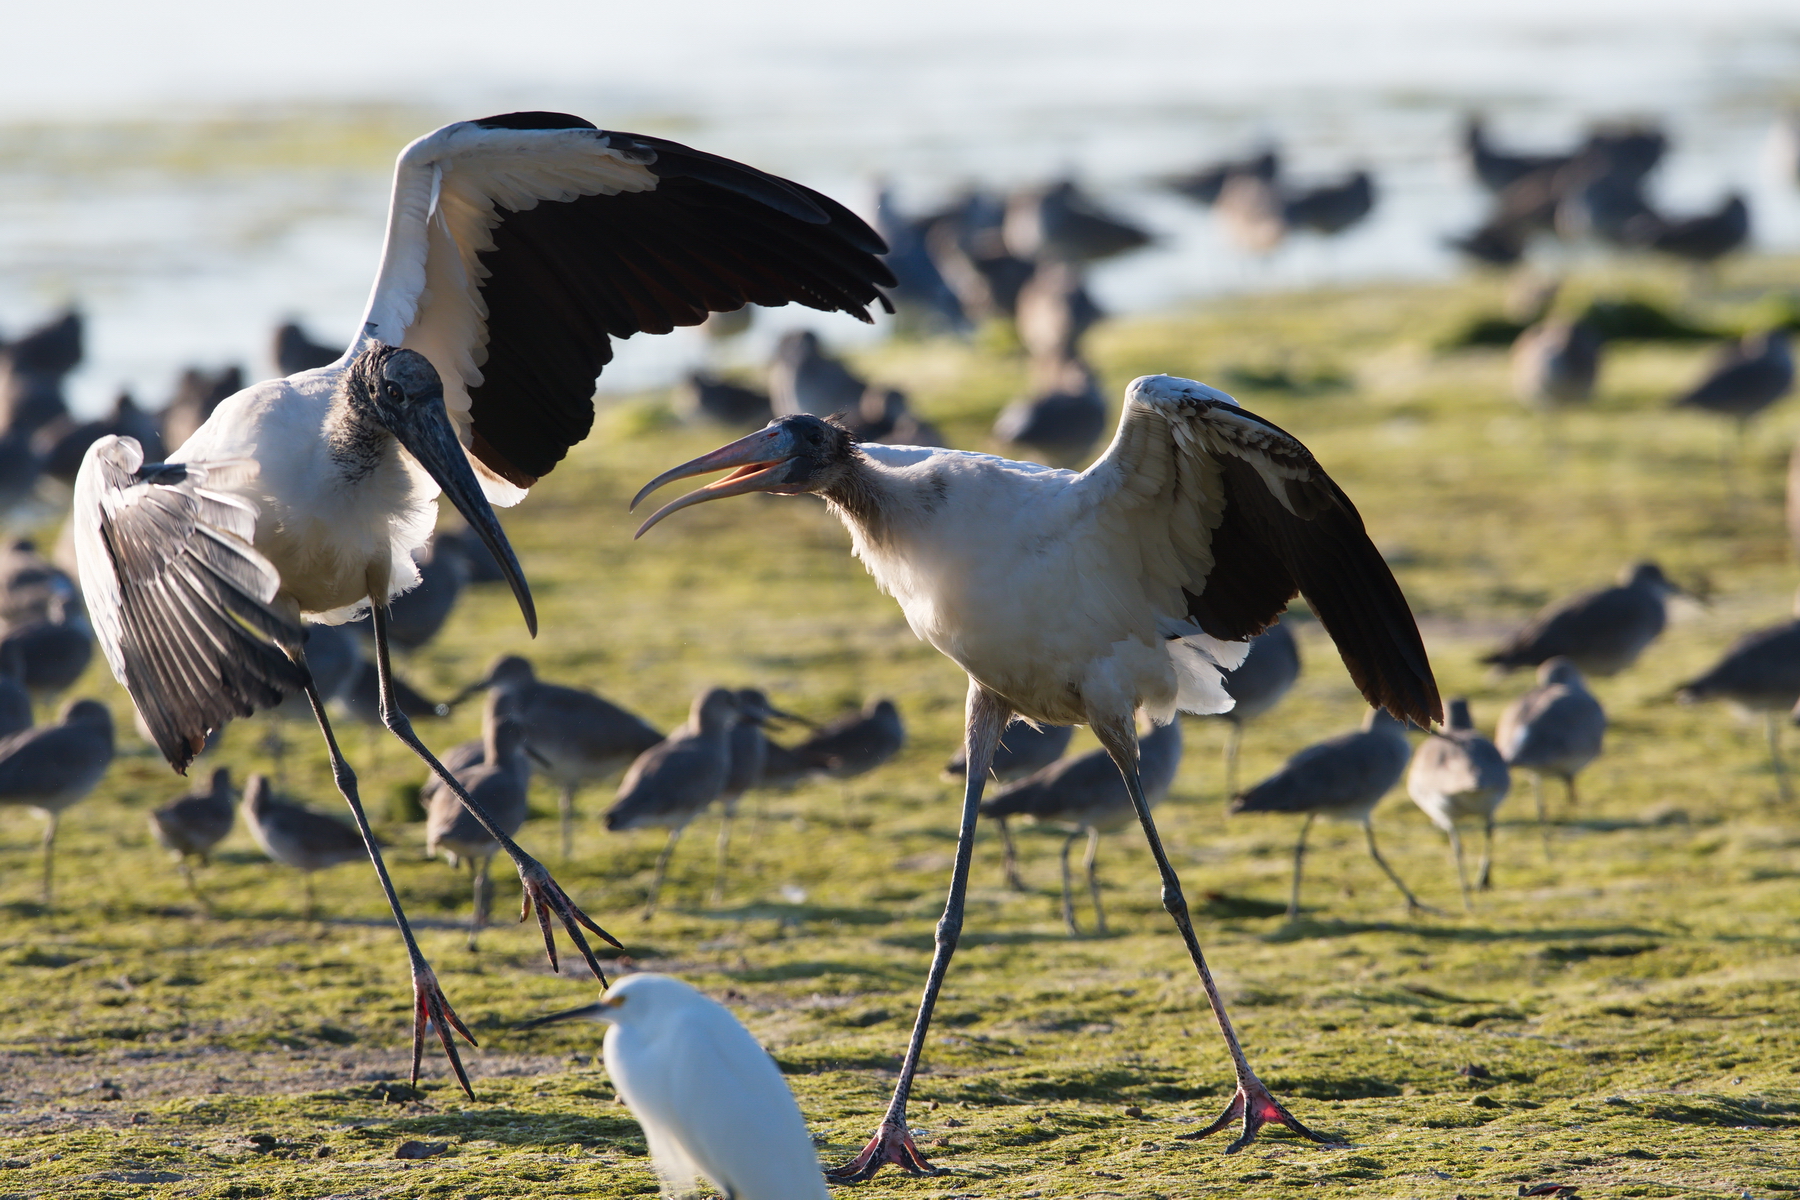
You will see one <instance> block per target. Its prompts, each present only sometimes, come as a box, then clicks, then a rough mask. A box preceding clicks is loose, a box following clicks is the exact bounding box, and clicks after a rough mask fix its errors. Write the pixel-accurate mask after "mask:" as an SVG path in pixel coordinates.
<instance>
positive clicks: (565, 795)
mask: <svg viewBox="0 0 1800 1200" xmlns="http://www.w3.org/2000/svg"><path fill="white" fill-rule="evenodd" d="M556 815H557V816H558V817H559V818H560V819H561V820H562V852H563V855H562V856H563V861H564V862H568V861H569V843H570V839H571V838H573V836H574V829H575V785H574V784H572V783H565V784H563V787H562V791H561V792H560V793H558V795H557V797H556Z"/></svg>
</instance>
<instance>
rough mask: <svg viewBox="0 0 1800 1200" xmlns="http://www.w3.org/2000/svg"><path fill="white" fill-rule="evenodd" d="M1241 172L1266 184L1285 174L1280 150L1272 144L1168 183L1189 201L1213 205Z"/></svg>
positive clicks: (1194, 171) (1194, 170)
mask: <svg viewBox="0 0 1800 1200" xmlns="http://www.w3.org/2000/svg"><path fill="white" fill-rule="evenodd" d="M1239 175H1248V176H1251V177H1252V178H1255V179H1260V180H1262V181H1263V182H1264V183H1274V182H1275V181H1276V179H1278V178H1279V177H1280V175H1281V155H1280V152H1279V151H1277V150H1275V149H1274V148H1273V147H1269V148H1267V149H1264V150H1262V151H1259V152H1258V153H1255V154H1251V155H1248V156H1246V157H1244V158H1231V159H1225V160H1223V161H1221V162H1214V163H1208V164H1206V165H1205V166H1203V167H1196V168H1194V169H1193V170H1192V171H1189V172H1187V173H1186V174H1183V175H1177V176H1175V177H1174V178H1172V179H1170V180H1169V181H1168V185H1167V186H1168V188H1169V190H1170V191H1172V192H1179V193H1180V194H1181V195H1183V196H1186V197H1187V198H1188V199H1189V200H1193V201H1196V202H1198V203H1200V204H1204V205H1207V206H1209V207H1210V206H1211V205H1213V204H1216V203H1218V200H1219V193H1220V192H1222V191H1224V190H1225V185H1226V184H1227V183H1228V182H1230V181H1231V180H1232V179H1233V178H1235V177H1236V176H1239Z"/></svg>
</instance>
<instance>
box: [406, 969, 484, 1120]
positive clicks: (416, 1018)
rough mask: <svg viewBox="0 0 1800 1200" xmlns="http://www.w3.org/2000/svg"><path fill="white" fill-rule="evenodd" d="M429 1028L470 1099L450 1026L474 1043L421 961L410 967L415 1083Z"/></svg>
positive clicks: (470, 1091)
mask: <svg viewBox="0 0 1800 1200" xmlns="http://www.w3.org/2000/svg"><path fill="white" fill-rule="evenodd" d="M427 1029H431V1030H433V1031H434V1032H436V1033H437V1036H438V1041H440V1042H442V1043H443V1044H444V1054H445V1055H446V1056H447V1057H448V1058H449V1059H450V1066H451V1069H452V1070H454V1071H455V1072H456V1081H457V1082H458V1083H460V1084H462V1090H463V1092H464V1093H465V1094H466V1095H467V1096H468V1097H469V1099H471V1100H473V1099H474V1098H475V1089H474V1088H471V1087H470V1086H469V1073H468V1072H467V1071H465V1070H463V1065H462V1055H460V1054H458V1053H457V1052H456V1039H455V1037H453V1036H452V1032H451V1031H452V1030H454V1031H455V1032H456V1033H460V1034H462V1036H463V1039H464V1040H465V1041H467V1042H468V1043H469V1045H471V1046H474V1045H477V1044H478V1043H477V1042H476V1041H475V1038H474V1036H473V1035H472V1034H471V1033H470V1032H469V1030H468V1027H467V1026H465V1025H464V1024H463V1023H462V1021H461V1019H459V1018H458V1017H457V1015H456V1010H455V1009H453V1008H451V1007H450V1001H449V1000H448V999H446V998H445V996H444V989H443V988H441V987H439V986H438V981H437V973H436V972H435V971H433V970H432V969H431V968H430V967H428V966H426V965H425V964H424V963H423V962H421V963H419V964H418V965H416V966H415V967H414V968H413V1059H412V1085H413V1086H414V1087H415V1088H416V1087H418V1085H419V1059H420V1058H421V1057H423V1055H424V1053H425V1031H426V1030H427Z"/></svg>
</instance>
